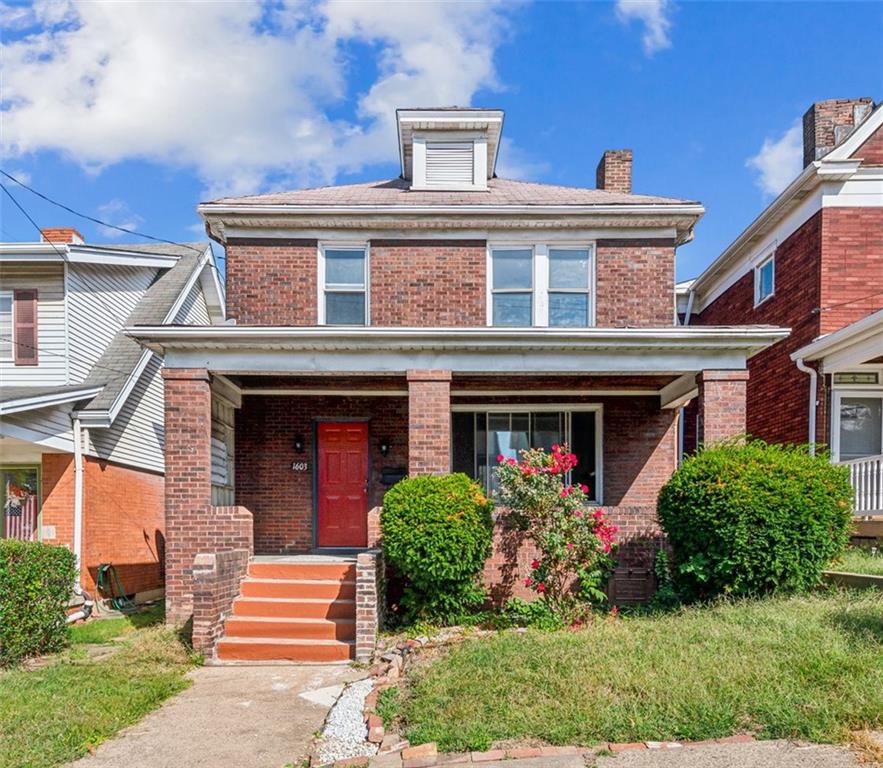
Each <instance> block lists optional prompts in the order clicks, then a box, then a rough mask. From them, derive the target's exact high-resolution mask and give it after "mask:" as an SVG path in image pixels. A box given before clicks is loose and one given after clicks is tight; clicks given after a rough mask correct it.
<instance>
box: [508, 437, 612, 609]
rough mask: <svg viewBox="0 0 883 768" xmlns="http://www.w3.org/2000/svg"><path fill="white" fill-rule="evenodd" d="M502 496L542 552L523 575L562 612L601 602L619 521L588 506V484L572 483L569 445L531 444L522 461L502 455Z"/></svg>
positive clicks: (574, 461)
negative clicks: (545, 446) (545, 447)
mask: <svg viewBox="0 0 883 768" xmlns="http://www.w3.org/2000/svg"><path fill="white" fill-rule="evenodd" d="M498 461H499V466H498V467H497V469H496V473H497V478H498V480H499V493H498V495H499V501H500V502H501V503H502V504H503V505H504V506H506V507H508V508H509V510H510V514H511V515H512V518H513V520H514V521H515V522H516V524H517V525H518V526H519V527H520V528H521V529H522V530H524V531H525V532H526V534H527V536H528V537H529V538H530V539H531V540H532V541H533V542H534V544H536V546H537V549H539V551H540V552H541V553H542V555H541V557H540V558H537V559H534V561H533V562H532V563H531V564H530V565H531V569H532V575H531V576H530V577H529V578H527V579H525V581H524V584H525V586H526V587H529V588H531V589H533V590H534V591H535V592H537V593H538V594H539V595H541V596H542V597H543V599H544V600H545V601H546V602H547V603H548V605H549V606H550V607H551V608H552V609H553V610H554V611H555V612H556V613H559V614H560V615H562V616H566V617H572V616H573V615H574V614H575V613H577V612H578V611H579V608H580V606H585V605H587V604H592V603H603V602H604V601H606V599H607V596H606V595H605V594H604V591H603V586H604V583H605V581H606V579H607V577H608V576H609V573H610V571H611V570H612V568H613V558H612V552H613V549H614V546H615V545H614V537H615V534H616V526H614V525H611V524H610V523H609V522H608V521H607V519H606V518H605V516H604V513H603V511H602V510H600V509H595V510H592V509H591V507H589V506H588V491H589V489H588V487H587V486H585V485H571V484H569V483H568V482H567V479H568V475H569V473H570V472H571V470H572V469H573V468H574V467H576V465H577V458H576V456H575V455H574V454H572V453H570V452H569V451H568V450H567V446H558V445H553V446H552V450H551V452H546V451H544V450H542V449H539V448H536V449H530V450H526V451H522V452H521V458H520V460H516V459H511V458H510V459H505V458H504V457H502V456H499V457H498Z"/></svg>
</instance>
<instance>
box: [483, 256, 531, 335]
mask: <svg viewBox="0 0 883 768" xmlns="http://www.w3.org/2000/svg"><path fill="white" fill-rule="evenodd" d="M533 267H534V258H533V248H492V249H491V302H492V309H491V318H492V324H493V325H495V326H496V325H501V326H502V325H508V326H530V325H533V317H534V297H533V286H534V277H533V272H534V268H533Z"/></svg>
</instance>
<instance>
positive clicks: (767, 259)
mask: <svg viewBox="0 0 883 768" xmlns="http://www.w3.org/2000/svg"><path fill="white" fill-rule="evenodd" d="M767 264H772V265H773V286H772V290H771V291H770V292H769V293H768V294H767V295H766V296H763V297H761V295H760V271H761V270H762V269H763V268H764V267H765V266H766V265H767ZM775 295H776V246H775V245H774V246H772V247H771V248H768V249H767V250H765V251H764V252H763V253H762V254H761V256H760V258H759V259H758V260H757V261H756V262H755V264H754V306H755V307H759V306H760V305H761V304H763V303H764V302H765V301H768V300H769V299H771V298H773V296H775Z"/></svg>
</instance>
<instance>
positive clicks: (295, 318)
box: [227, 238, 674, 327]
mask: <svg viewBox="0 0 883 768" xmlns="http://www.w3.org/2000/svg"><path fill="white" fill-rule="evenodd" d="M317 273H318V257H317V243H316V241H315V240H283V239H278V240H270V239H267V240H262V239H240V238H233V239H231V240H230V241H229V242H228V245H227V312H228V315H229V316H230V317H231V318H235V319H236V320H237V322H238V323H239V324H240V325H294V326H305V325H316V324H317V323H318V310H317V306H316V292H317V279H318V274H317ZM370 280H371V288H370V291H371V323H372V325H377V326H402V325H416V326H441V327H451V326H469V325H472V326H483V325H485V323H486V321H487V314H486V313H487V309H486V290H485V289H486V245H485V242H484V241H483V240H439V241H434V240H399V241H395V240H375V241H372V243H371V277H370ZM596 288H597V296H596V319H597V324H598V325H599V326H614V327H623V326H626V325H644V326H648V325H672V324H673V322H674V321H673V318H674V243H673V242H672V241H670V240H599V241H598V243H597V267H596Z"/></svg>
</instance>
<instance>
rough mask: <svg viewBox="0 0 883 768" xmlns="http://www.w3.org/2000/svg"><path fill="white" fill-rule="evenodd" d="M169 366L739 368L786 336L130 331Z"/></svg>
mask: <svg viewBox="0 0 883 768" xmlns="http://www.w3.org/2000/svg"><path fill="white" fill-rule="evenodd" d="M127 333H128V334H129V335H130V336H131V337H132V338H134V339H136V340H137V341H138V342H139V343H141V344H143V345H144V346H146V347H147V348H149V349H151V350H153V351H154V352H157V353H158V354H160V355H163V356H164V358H165V365H166V367H167V368H206V369H208V370H211V371H214V372H217V373H222V374H226V375H248V374H254V373H288V374H315V373H339V374H359V373H362V374H364V373H373V374H401V373H404V372H405V371H407V370H409V369H433V368H438V369H445V370H450V371H453V372H455V373H464V374H468V373H473V374H481V373H499V374H510V373H512V372H518V373H530V374H568V373H569V374H610V375H618V374H636V375H648V374H649V375H661V374H662V375H677V374H682V373H691V372H693V373H695V372H698V371H701V370H704V369H741V368H744V367H745V361H746V360H747V358H749V357H751V356H752V355H753V354H755V353H757V352H759V351H760V350H762V349H765V348H766V347H768V346H770V345H771V344H774V343H775V342H777V341H780V340H781V339H783V338H785V337H786V336H787V335H788V333H789V329H787V328H777V327H773V326H738V327H735V326H691V327H684V326H671V327H669V326H665V327H659V328H586V329H560V328H445V329H435V328H431V329H426V328H373V327H368V328H362V327H359V328H340V327H303V328H292V327H266V326H152V327H135V328H129V329H127Z"/></svg>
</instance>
